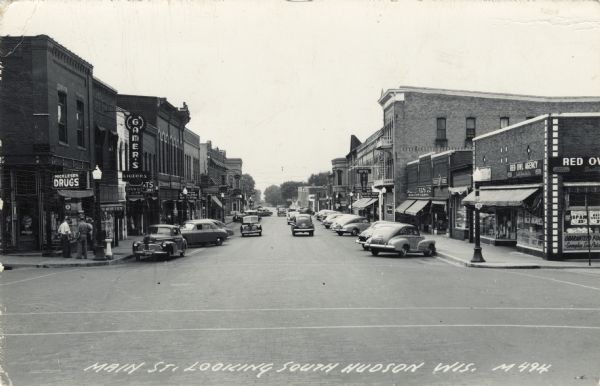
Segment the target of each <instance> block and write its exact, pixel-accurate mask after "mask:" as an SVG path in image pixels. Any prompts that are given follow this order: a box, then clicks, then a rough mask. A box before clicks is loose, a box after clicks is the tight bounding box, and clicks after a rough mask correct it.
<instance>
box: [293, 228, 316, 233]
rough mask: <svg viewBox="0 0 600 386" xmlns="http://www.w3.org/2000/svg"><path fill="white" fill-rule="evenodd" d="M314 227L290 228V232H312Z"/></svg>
mask: <svg viewBox="0 0 600 386" xmlns="http://www.w3.org/2000/svg"><path fill="white" fill-rule="evenodd" d="M314 231H315V228H292V232H294V233H298V232H314Z"/></svg>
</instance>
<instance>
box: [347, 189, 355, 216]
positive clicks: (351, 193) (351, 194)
mask: <svg viewBox="0 0 600 386" xmlns="http://www.w3.org/2000/svg"><path fill="white" fill-rule="evenodd" d="M348 195H349V196H350V213H352V197H354V192H350V193H349V194H348Z"/></svg>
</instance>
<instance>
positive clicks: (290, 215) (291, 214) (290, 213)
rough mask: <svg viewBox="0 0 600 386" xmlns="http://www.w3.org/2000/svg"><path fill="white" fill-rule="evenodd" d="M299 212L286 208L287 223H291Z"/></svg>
mask: <svg viewBox="0 0 600 386" xmlns="http://www.w3.org/2000/svg"><path fill="white" fill-rule="evenodd" d="M297 214H299V213H298V211H297V210H296V209H288V211H287V223H288V225H290V224H293V223H294V220H295V219H296V215H297Z"/></svg>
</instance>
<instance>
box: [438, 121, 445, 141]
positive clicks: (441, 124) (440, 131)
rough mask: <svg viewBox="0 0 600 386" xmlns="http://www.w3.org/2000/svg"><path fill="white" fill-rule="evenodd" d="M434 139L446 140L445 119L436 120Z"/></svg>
mask: <svg viewBox="0 0 600 386" xmlns="http://www.w3.org/2000/svg"><path fill="white" fill-rule="evenodd" d="M436 139H446V118H438V119H437V131H436Z"/></svg>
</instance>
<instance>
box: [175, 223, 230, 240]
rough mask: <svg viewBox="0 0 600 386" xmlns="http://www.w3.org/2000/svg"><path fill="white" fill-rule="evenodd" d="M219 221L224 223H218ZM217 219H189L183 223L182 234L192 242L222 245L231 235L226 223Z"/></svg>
mask: <svg viewBox="0 0 600 386" xmlns="http://www.w3.org/2000/svg"><path fill="white" fill-rule="evenodd" d="M218 223H220V224H222V226H221V225H218ZM218 223H217V220H211V219H201V220H189V221H186V222H185V224H183V227H182V228H181V234H182V235H183V237H184V238H185V239H186V240H187V243H188V244H189V245H192V244H215V245H221V244H223V241H225V240H226V239H227V238H228V237H229V233H228V232H227V228H226V227H225V224H223V223H222V222H220V221H218ZM232 233H233V232H232Z"/></svg>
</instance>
